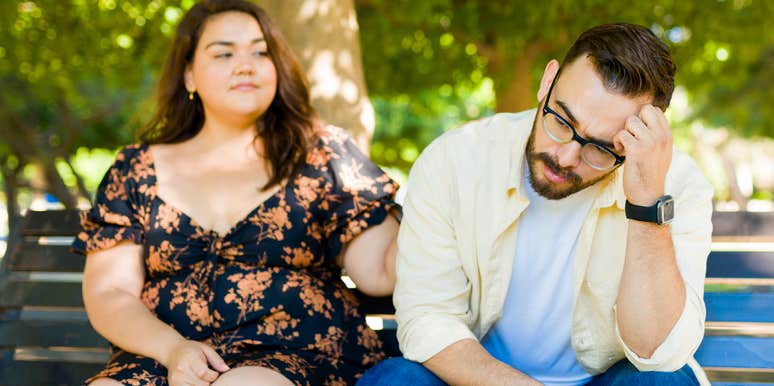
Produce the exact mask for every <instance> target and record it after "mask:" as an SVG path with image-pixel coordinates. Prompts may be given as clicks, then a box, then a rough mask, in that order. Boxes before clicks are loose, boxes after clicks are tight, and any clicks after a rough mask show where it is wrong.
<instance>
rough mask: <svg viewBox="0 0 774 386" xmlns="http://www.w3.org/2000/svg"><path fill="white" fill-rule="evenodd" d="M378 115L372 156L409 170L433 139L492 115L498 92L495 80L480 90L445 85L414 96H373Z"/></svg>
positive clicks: (481, 85) (482, 85) (377, 161)
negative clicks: (452, 129) (466, 123)
mask: <svg viewBox="0 0 774 386" xmlns="http://www.w3.org/2000/svg"><path fill="white" fill-rule="evenodd" d="M371 100H372V102H373V104H374V108H375V110H376V115H377V117H378V118H379V119H377V122H376V132H375V133H374V138H373V144H372V145H371V158H372V159H373V160H374V161H375V162H376V163H378V164H381V165H389V166H392V167H395V168H398V169H400V170H403V171H408V170H409V168H410V167H411V165H412V164H413V163H414V160H416V158H417V157H418V156H419V153H420V152H421V151H422V149H424V148H425V146H427V145H428V144H429V143H430V142H432V141H433V139H435V138H437V137H438V136H439V135H441V134H443V132H444V131H446V130H449V129H451V128H454V127H455V126H458V125H459V124H461V123H463V122H465V121H469V120H472V119H477V118H479V117H482V116H486V115H491V114H492V113H493V106H494V92H493V90H492V83H491V81H483V82H481V83H480V84H479V87H478V88H476V89H471V88H469V87H465V86H457V87H453V86H451V85H448V84H447V85H443V86H441V87H439V88H438V89H437V90H428V91H424V92H420V93H418V94H417V95H416V96H414V97H410V96H409V95H407V94H400V95H395V96H391V97H379V96H375V97H372V98H371Z"/></svg>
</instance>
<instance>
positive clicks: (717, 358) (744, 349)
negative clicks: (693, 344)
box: [695, 336, 774, 374]
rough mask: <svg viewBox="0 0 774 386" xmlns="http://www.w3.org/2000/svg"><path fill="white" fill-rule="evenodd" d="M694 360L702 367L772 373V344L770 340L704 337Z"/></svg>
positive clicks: (773, 369)
mask: <svg viewBox="0 0 774 386" xmlns="http://www.w3.org/2000/svg"><path fill="white" fill-rule="evenodd" d="M695 358H696V360H697V361H698V362H699V364H700V365H702V367H739V368H768V369H771V371H774V344H772V340H771V339H770V338H753V337H727V336H705V337H704V340H703V341H702V343H701V346H700V347H699V350H698V351H696V354H695ZM772 374H774V372H773V373H772Z"/></svg>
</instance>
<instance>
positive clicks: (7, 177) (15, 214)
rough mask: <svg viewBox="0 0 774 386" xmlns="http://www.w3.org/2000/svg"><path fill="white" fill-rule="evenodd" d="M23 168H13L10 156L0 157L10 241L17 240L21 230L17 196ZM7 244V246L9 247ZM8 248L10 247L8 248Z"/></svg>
mask: <svg viewBox="0 0 774 386" xmlns="http://www.w3.org/2000/svg"><path fill="white" fill-rule="evenodd" d="M20 170H21V168H20V167H19V166H18V165H17V166H16V167H15V168H11V167H10V166H9V165H8V158H7V157H3V158H2V159H0V172H1V173H2V174H3V191H4V193H5V200H6V203H5V205H6V206H5V210H6V213H7V217H8V242H9V243H10V242H11V241H12V240H15V239H16V237H17V232H18V230H19V225H20V224H19V218H20V213H19V203H18V201H17V197H18V195H19V171H20ZM8 246H9V245H8V244H6V248H8ZM6 250H8V249H6Z"/></svg>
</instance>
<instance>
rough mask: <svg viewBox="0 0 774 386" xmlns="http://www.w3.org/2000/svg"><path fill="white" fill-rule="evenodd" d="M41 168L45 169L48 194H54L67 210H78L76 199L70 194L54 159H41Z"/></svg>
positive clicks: (44, 174)
mask: <svg viewBox="0 0 774 386" xmlns="http://www.w3.org/2000/svg"><path fill="white" fill-rule="evenodd" d="M40 166H41V168H42V169H43V176H44V177H45V179H46V184H47V185H48V186H47V188H48V189H47V190H48V192H50V193H51V194H53V195H54V196H55V197H56V198H57V199H58V200H59V201H60V202H62V204H64V206H65V208H67V209H75V208H77V205H76V200H75V197H74V196H73V194H72V193H70V189H68V188H67V185H65V183H64V181H62V176H60V175H59V172H58V171H57V170H56V164H55V161H54V160H53V159H50V158H45V157H44V158H41V159H40Z"/></svg>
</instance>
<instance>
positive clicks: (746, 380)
mask: <svg viewBox="0 0 774 386" xmlns="http://www.w3.org/2000/svg"><path fill="white" fill-rule="evenodd" d="M713 222H714V223H715V233H714V240H715V241H716V243H715V248H714V249H713V252H712V254H711V255H710V258H709V261H708V275H707V276H708V278H707V282H706V283H707V284H706V295H705V300H706V303H707V330H706V337H705V339H704V342H703V343H702V346H701V348H700V349H699V351H698V352H697V354H696V358H697V359H698V360H699V362H700V363H701V364H702V366H704V367H705V369H706V371H707V373H708V375H709V377H710V379H711V380H712V381H713V383H714V384H716V385H723V386H731V385H755V384H765V383H770V384H774V248H772V245H774V213H745V212H733V213H732V212H728V213H723V212H718V213H716V214H715V215H714V217H713ZM78 227H79V226H78V213H77V212H75V211H47V212H28V213H27V215H26V216H25V217H24V219H23V221H22V225H21V230H20V232H17V233H18V234H20V236H19V237H18V238H17V239H16V240H9V245H8V251H7V253H6V255H5V258H4V259H3V261H2V269H0V386H2V385H76V384H80V383H81V382H82V380H83V379H85V378H86V377H88V376H90V375H93V374H94V373H95V372H97V371H98V370H99V369H100V368H102V366H103V365H104V363H105V362H106V361H107V359H108V357H109V352H108V348H107V347H108V346H107V342H106V341H105V340H104V339H103V338H101V337H100V336H99V335H97V334H96V333H95V332H94V331H93V330H92V328H91V327H90V325H89V323H88V320H87V318H86V315H85V312H84V311H83V303H82V300H81V291H80V285H81V277H82V276H81V271H82V269H83V264H84V258H83V257H82V256H79V255H75V254H72V253H71V252H69V244H70V242H71V240H72V237H73V235H74V234H75V233H76V232H77V230H78ZM767 243H768V244H767ZM359 296H360V297H361V311H362V312H364V313H366V314H367V315H371V316H370V317H369V319H368V320H369V324H371V325H372V327H375V328H377V329H378V333H379V334H380V336H382V338H383V340H384V341H385V344H386V349H387V351H388V352H389V353H390V354H392V355H399V351H398V349H397V342H396V339H395V331H394V330H395V327H396V325H395V321H394V318H393V317H392V314H393V312H394V309H393V308H392V304H391V301H390V300H389V298H378V299H374V298H367V297H364V296H362V295H359Z"/></svg>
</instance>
